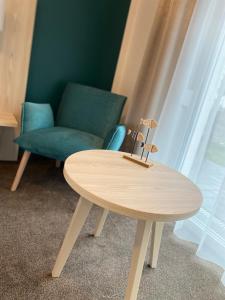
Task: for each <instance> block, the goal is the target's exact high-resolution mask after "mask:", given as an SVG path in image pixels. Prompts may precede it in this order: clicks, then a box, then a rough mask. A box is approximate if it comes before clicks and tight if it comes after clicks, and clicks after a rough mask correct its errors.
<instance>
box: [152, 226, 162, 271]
mask: <svg viewBox="0 0 225 300" xmlns="http://www.w3.org/2000/svg"><path fill="white" fill-rule="evenodd" d="M163 226H164V223H163V222H154V223H153V225H152V236H151V245H150V257H149V262H148V265H149V267H151V268H156V267H157V261H158V256H159V249H160V243H161V237H162V232H163Z"/></svg>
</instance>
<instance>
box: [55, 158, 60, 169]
mask: <svg viewBox="0 0 225 300" xmlns="http://www.w3.org/2000/svg"><path fill="white" fill-rule="evenodd" d="M60 165H61V161H60V160H56V161H55V166H56V168H60Z"/></svg>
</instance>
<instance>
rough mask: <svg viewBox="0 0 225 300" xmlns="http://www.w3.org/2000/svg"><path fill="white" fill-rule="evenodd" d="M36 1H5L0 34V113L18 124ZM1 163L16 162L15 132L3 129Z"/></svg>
mask: <svg viewBox="0 0 225 300" xmlns="http://www.w3.org/2000/svg"><path fill="white" fill-rule="evenodd" d="M36 3H37V1H36V0H5V19H4V26H3V31H2V32H0V111H1V112H4V111H6V112H10V113H13V114H14V115H15V117H16V119H17V120H18V122H20V116H21V108H22V105H21V104H22V103H23V102H24V100H25V94H26V87H27V77H28V69H29V63H30V53H31V46H32V37H33V28H34V21H35V14H36ZM2 131H4V132H3V133H2V135H1V147H0V160H15V159H17V152H18V147H17V145H15V144H14V143H13V142H12V141H13V139H14V138H15V136H17V135H18V134H19V127H18V129H15V130H13V129H9V128H2Z"/></svg>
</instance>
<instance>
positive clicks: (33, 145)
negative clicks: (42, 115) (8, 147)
mask: <svg viewBox="0 0 225 300" xmlns="http://www.w3.org/2000/svg"><path fill="white" fill-rule="evenodd" d="M15 142H16V143H17V144H18V145H19V146H20V147H21V148H22V149H24V150H27V151H30V152H32V153H35V154H39V155H43V156H46V157H50V158H54V159H57V160H65V159H66V158H67V157H68V156H69V155H71V154H73V153H75V152H78V151H82V150H89V149H101V148H102V146H103V142H104V140H103V139H102V138H100V137H97V136H95V135H93V134H90V133H87V132H82V131H79V130H76V129H72V128H65V127H52V128H45V129H38V130H34V131H31V132H27V133H25V134H23V135H21V136H20V137H18V138H17V139H16V140H15Z"/></svg>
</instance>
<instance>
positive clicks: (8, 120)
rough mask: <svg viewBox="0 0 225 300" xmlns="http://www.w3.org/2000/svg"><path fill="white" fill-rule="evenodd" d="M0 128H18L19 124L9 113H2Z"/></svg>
mask: <svg viewBox="0 0 225 300" xmlns="http://www.w3.org/2000/svg"><path fill="white" fill-rule="evenodd" d="M0 126H3V127H17V126H18V122H17V120H16V118H15V116H14V115H13V114H12V113H9V112H0Z"/></svg>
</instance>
